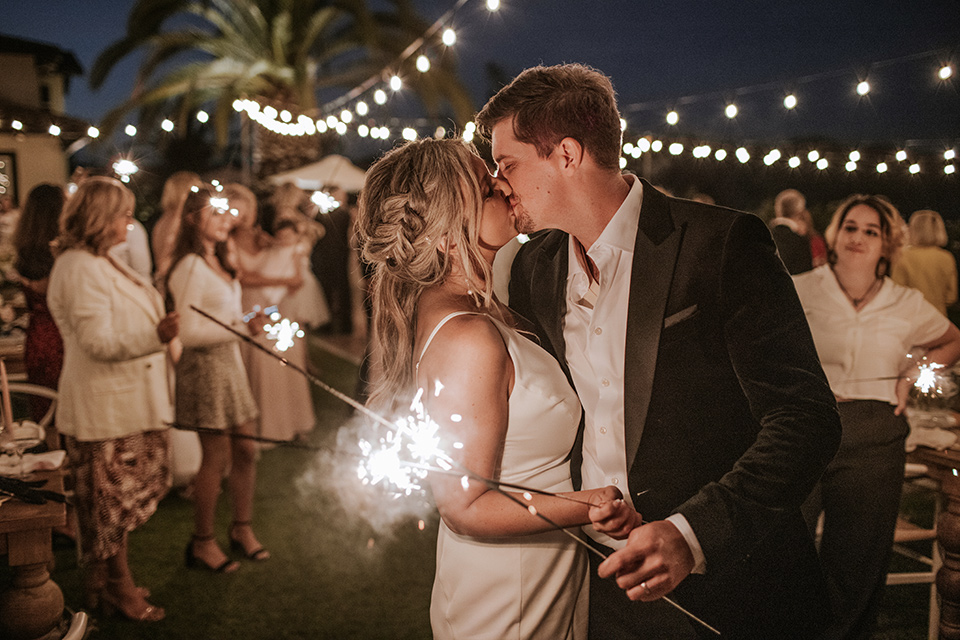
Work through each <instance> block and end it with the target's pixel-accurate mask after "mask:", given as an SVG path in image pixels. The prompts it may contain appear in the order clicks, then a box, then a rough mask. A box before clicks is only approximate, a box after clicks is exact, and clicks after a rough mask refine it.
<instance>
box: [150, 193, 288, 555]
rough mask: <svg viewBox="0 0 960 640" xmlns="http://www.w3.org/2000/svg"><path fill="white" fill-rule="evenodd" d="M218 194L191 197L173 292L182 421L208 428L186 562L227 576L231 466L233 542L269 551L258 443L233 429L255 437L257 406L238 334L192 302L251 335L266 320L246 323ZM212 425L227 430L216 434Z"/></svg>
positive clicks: (171, 280)
mask: <svg viewBox="0 0 960 640" xmlns="http://www.w3.org/2000/svg"><path fill="white" fill-rule="evenodd" d="M213 196H214V192H213V191H212V190H210V189H207V188H204V187H201V188H199V189H198V190H197V191H195V192H191V194H190V195H189V196H187V200H186V202H185V203H184V206H183V219H182V221H181V225H180V235H179V237H178V239H177V244H176V247H175V249H174V252H173V258H172V260H171V263H172V265H173V266H172V268H171V270H170V275H169V276H168V278H167V291H168V292H169V293H170V295H171V296H172V297H173V300H174V301H175V303H176V308H177V311H179V312H180V314H181V318H182V324H181V331H180V339H181V341H182V342H183V354H182V355H181V356H180V361H179V362H178V364H177V386H176V414H177V422H178V423H179V424H180V425H182V426H184V427H193V428H200V429H204V430H205V431H203V432H201V433H200V445H201V448H202V450H203V458H202V461H201V463H200V470H199V472H198V473H197V476H196V478H195V480H194V535H193V538H192V539H191V541H190V543H189V544H188V545H187V548H186V552H185V558H186V563H187V566H188V567H194V566H200V567H206V568H208V569H211V570H213V571H217V572H220V573H229V572H233V571H236V570H237V569H238V568H239V565H238V564H237V563H236V562H233V561H231V560H230V559H229V558H228V557H227V556H226V554H225V553H224V552H223V550H222V549H221V548H220V546H219V545H218V544H217V540H216V538H215V535H214V513H215V511H216V505H217V496H218V494H219V493H220V480H221V478H222V477H223V474H224V471H225V470H226V469H227V467H228V465H229V469H230V475H229V486H230V493H231V497H232V507H233V523H232V524H231V525H230V530H229V534H228V535H229V539H230V547H231V548H232V549H234V550H236V551H239V552H241V553H242V554H243V555H244V556H246V557H247V558H249V559H251V560H266V559H267V558H268V557H269V556H270V554H269V552H268V551H267V550H266V549H264V548H263V546H262V545H261V544H260V542H259V541H258V540H257V537H256V535H255V534H254V533H253V529H252V528H251V522H252V518H253V493H254V484H255V482H256V458H257V450H256V445H255V443H254V442H253V441H252V440H250V439H247V438H231V437H229V434H228V432H230V433H232V434H236V435H253V434H254V433H255V427H254V425H255V419H256V417H257V413H258V411H257V406H256V404H255V402H254V399H253V395H252V394H251V392H250V385H249V384H248V382H247V376H246V372H245V370H244V367H243V361H242V360H241V358H240V345H239V342H240V340H239V338H238V337H237V336H236V335H234V334H233V333H231V332H230V331H227V330H226V329H224V328H223V327H220V326H219V325H217V324H216V323H214V322H212V321H211V320H209V319H207V318H204V317H203V316H201V315H200V314H199V313H197V312H196V311H194V310H193V309H191V306H196V307H197V308H199V309H202V310H203V311H205V312H206V313H209V314H210V315H211V316H213V317H215V318H217V319H219V320H220V321H222V322H224V323H225V324H228V325H230V326H232V327H235V328H236V329H237V330H240V331H249V333H250V334H251V335H256V334H257V333H259V330H260V329H261V328H262V326H263V322H262V316H258V317H256V318H254V319H253V320H251V321H250V323H249V324H247V325H245V324H244V322H243V310H242V308H241V305H240V283H239V282H238V281H237V278H236V270H235V269H234V267H233V265H232V264H231V263H230V261H229V260H228V258H227V254H228V250H227V236H228V234H229V231H230V227H231V225H232V224H233V222H232V219H231V218H232V216H230V215H229V214H228V209H227V208H218V207H217V206H215V205H217V204H220V203H219V202H217V201H216V200H213V201H212V200H211V198H212V197H213ZM210 429H213V430H220V431H222V433H210V432H209V431H207V430H210Z"/></svg>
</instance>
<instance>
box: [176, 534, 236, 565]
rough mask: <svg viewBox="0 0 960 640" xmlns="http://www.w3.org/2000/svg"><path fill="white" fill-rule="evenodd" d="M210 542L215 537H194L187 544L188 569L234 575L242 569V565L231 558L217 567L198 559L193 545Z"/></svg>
mask: <svg viewBox="0 0 960 640" xmlns="http://www.w3.org/2000/svg"><path fill="white" fill-rule="evenodd" d="M210 540H213V536H192V537H191V538H190V542H188V543H187V548H186V549H185V550H184V552H183V559H184V564H186V565H187V568H188V569H209V570H210V571H213V572H214V573H233V572H234V571H236V570H237V569H239V568H240V563H239V562H237V561H235V560H231V559H230V558H226V559H225V560H224V561H223V562H221V563H220V564H219V565H217V566H216V567H215V566H213V565H212V564H209V563H208V562H207V561H206V560H203V559H202V558H198V557H197V555H196V553H195V552H194V550H193V544H194V543H195V542H208V541H210Z"/></svg>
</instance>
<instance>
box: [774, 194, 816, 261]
mask: <svg viewBox="0 0 960 640" xmlns="http://www.w3.org/2000/svg"><path fill="white" fill-rule="evenodd" d="M806 208H807V200H806V198H804V197H803V194H802V193H800V192H799V191H797V190H796V189H786V190H785V191H781V192H780V193H778V194H777V197H776V199H775V200H774V202H773V212H774V218H773V220H771V221H770V234H771V235H772V236H773V241H774V242H775V243H776V245H777V253H779V254H780V259H781V260H782V261H783V265H784V266H785V267H786V268H787V271H789V272H790V274H791V275H796V274H798V273H803V272H805V271H810V269H812V268H813V258H812V256H811V254H810V241H809V240H808V239H807V229H806V224H805V223H804V222H803V219H802V217H801V216H802V215H803V212H804V211H805V210H806Z"/></svg>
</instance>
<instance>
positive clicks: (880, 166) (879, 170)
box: [877, 162, 888, 173]
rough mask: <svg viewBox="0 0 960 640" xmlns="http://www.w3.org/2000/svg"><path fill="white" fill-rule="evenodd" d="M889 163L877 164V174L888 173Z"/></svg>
mask: <svg viewBox="0 0 960 640" xmlns="http://www.w3.org/2000/svg"><path fill="white" fill-rule="evenodd" d="M887 168H888V167H887V163H886V162H881V163H879V164H877V173H886V172H887Z"/></svg>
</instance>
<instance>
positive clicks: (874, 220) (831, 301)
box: [794, 195, 960, 639]
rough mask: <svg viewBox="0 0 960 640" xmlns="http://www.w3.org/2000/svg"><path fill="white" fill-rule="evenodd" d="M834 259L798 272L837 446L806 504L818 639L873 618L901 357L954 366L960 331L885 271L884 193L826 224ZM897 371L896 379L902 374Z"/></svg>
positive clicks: (891, 250)
mask: <svg viewBox="0 0 960 640" xmlns="http://www.w3.org/2000/svg"><path fill="white" fill-rule="evenodd" d="M826 240H827V246H828V247H829V256H830V261H829V264H827V265H824V266H822V267H818V268H817V269H814V270H813V271H811V272H809V273H805V274H802V275H799V276H797V277H795V278H794V282H795V284H796V287H797V293H798V294H799V295H800V301H801V303H802V305H803V308H804V312H805V314H806V316H807V321H808V322H809V324H810V330H811V331H812V333H813V338H814V342H815V343H816V346H817V352H818V354H819V355H820V360H821V362H822V364H823V369H824V372H825V373H826V374H827V379H828V380H829V382H830V388H831V389H832V390H833V392H834V394H835V395H836V396H837V400H838V404H839V408H840V420H841V423H842V425H843V435H842V439H841V443H840V450H839V452H838V453H837V455H836V457H835V458H834V459H833V461H832V462H831V463H830V464H829V465H828V466H827V469H826V471H825V472H824V474H823V477H822V478H821V481H820V484H819V485H818V486H817V488H815V489H814V491H813V493H812V494H811V495H810V498H809V499H808V500H807V503H806V505H805V506H804V515H805V517H806V519H807V524H808V526H809V527H810V530H811V531H814V529H815V527H816V522H817V519H818V517H819V515H820V513H821V511H822V512H823V515H824V521H823V537H822V539H821V543H820V561H821V565H822V566H823V570H824V575H825V576H826V579H827V584H828V595H829V597H830V601H831V604H832V607H833V613H834V616H835V620H834V622H833V624H832V625H831V626H830V627H829V628H828V631H827V634H826V635H825V636H824V638H828V639H834V638H844V639H847V638H868V637H870V633H871V629H872V627H873V625H874V622H875V621H876V617H877V611H878V607H879V605H880V600H881V596H882V594H883V587H884V583H885V578H886V574H887V564H888V562H889V558H890V549H891V547H892V545H893V531H894V527H895V525H896V520H897V513H898V511H899V506H900V490H901V487H902V485H903V469H904V463H905V455H906V454H905V452H904V440H905V439H906V437H907V433H908V431H909V428H908V426H907V421H906V418H905V416H904V415H903V410H904V408H905V407H906V403H907V394H908V392H909V389H910V380H908V379H906V378H903V377H901V376H907V375H909V374H910V373H911V371H910V370H909V366H908V364H907V360H906V354H907V353H908V352H909V351H911V350H912V349H914V348H917V347H919V348H922V349H924V350H926V355H927V358H928V359H929V360H930V361H932V362H937V363H940V364H943V365H947V366H949V365H952V364H953V363H954V362H956V360H957V358H958V356H960V331H958V330H957V327H955V326H954V325H953V324H952V323H951V322H950V321H949V320H947V319H946V318H945V317H944V316H943V314H942V313H940V312H939V311H938V310H937V309H936V308H934V307H933V305H931V304H930V303H929V302H927V301H926V300H924V298H923V295H922V294H921V293H920V292H919V291H916V290H914V289H909V288H907V287H903V286H900V285H898V284H897V283H896V282H894V281H893V280H892V279H890V278H889V277H886V276H887V273H888V270H889V268H890V263H891V261H893V259H894V256H895V255H896V253H897V251H898V249H899V248H900V244H901V242H902V235H901V219H900V215H899V213H898V212H897V210H896V209H895V208H894V207H893V205H892V204H890V202H889V201H887V200H886V199H884V198H882V197H880V196H862V195H858V196H852V197H850V198H848V199H847V200H846V201H845V202H844V203H843V204H842V205H840V208H839V209H837V211H836V213H834V215H833V219H832V221H831V222H830V226H829V227H828V228H827V232H826ZM898 378H899V379H898Z"/></svg>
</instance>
